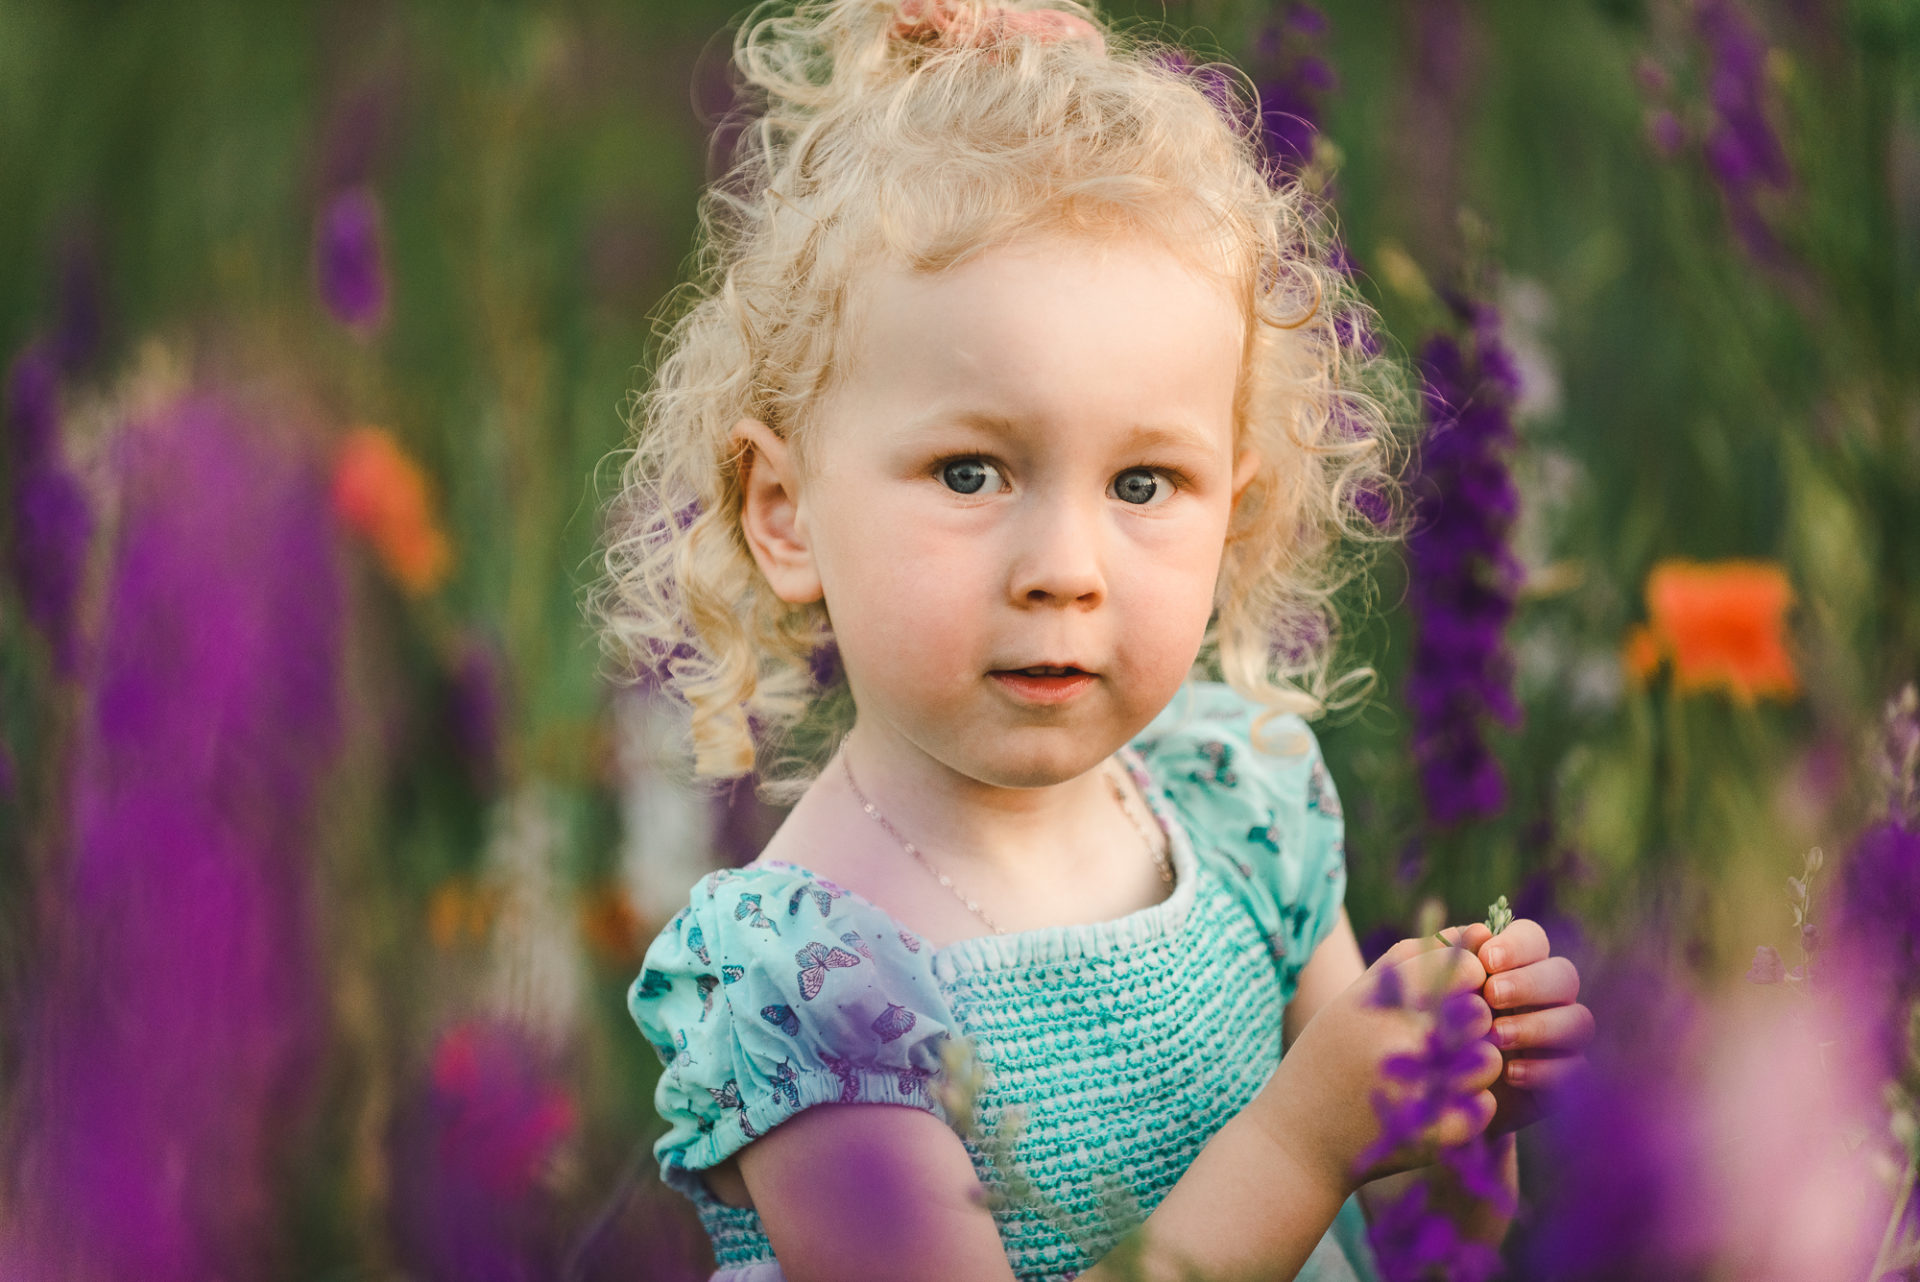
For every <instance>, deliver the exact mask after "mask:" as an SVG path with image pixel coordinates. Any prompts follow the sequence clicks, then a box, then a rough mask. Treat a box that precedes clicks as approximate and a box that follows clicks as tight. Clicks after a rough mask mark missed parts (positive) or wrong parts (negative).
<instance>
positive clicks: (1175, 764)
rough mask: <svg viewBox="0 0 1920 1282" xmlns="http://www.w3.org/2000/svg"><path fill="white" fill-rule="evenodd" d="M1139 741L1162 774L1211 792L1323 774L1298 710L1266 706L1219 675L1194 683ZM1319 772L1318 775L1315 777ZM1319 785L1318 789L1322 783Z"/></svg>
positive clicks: (1183, 688) (1282, 783)
mask: <svg viewBox="0 0 1920 1282" xmlns="http://www.w3.org/2000/svg"><path fill="white" fill-rule="evenodd" d="M1133 746H1134V747H1135V748H1136V749H1137V750H1138V751H1139V752H1140V754H1141V756H1143V757H1144V758H1146V760H1147V761H1148V763H1149V765H1150V766H1157V767H1159V768H1160V769H1159V773H1161V774H1162V775H1166V774H1171V775H1172V776H1173V778H1172V779H1171V780H1163V782H1168V783H1169V784H1171V785H1174V786H1177V785H1179V784H1183V783H1199V784H1203V785H1205V786H1206V787H1207V789H1208V790H1209V791H1219V790H1223V789H1224V790H1229V791H1231V790H1237V789H1238V788H1239V787H1240V786H1241V781H1242V779H1247V780H1249V781H1250V783H1251V784H1252V787H1253V790H1254V791H1260V790H1263V789H1267V788H1283V789H1284V788H1287V787H1288V786H1289V784H1290V782H1291V781H1292V780H1295V779H1298V780H1299V781H1301V782H1303V783H1305V782H1310V781H1311V782H1316V783H1317V782H1318V780H1319V779H1324V777H1325V773H1326V772H1325V764H1324V762H1323V760H1322V758H1321V755H1320V742H1319V740H1318V739H1317V738H1316V737H1315V735H1314V733H1313V731H1312V729H1311V728H1309V727H1308V725H1307V722H1306V720H1305V719H1304V718H1303V717H1301V716H1300V715H1299V714H1298V713H1294V712H1282V711H1279V710H1276V709H1272V708H1266V707H1263V706H1261V705H1260V704H1258V703H1255V702H1254V701H1253V700H1251V699H1249V698H1247V696H1245V695H1243V694H1241V693H1240V692H1239V691H1238V690H1235V689H1234V688H1233V687H1232V686H1229V685H1226V684H1225V683H1223V682H1219V681H1189V682H1188V683H1187V684H1185V685H1183V686H1181V687H1180V690H1179V693H1177V694H1175V695H1174V697H1173V700H1172V702H1170V703H1168V704H1167V706H1166V707H1165V708H1163V709H1161V711H1160V714H1159V715H1158V716H1156V717H1155V718H1154V719H1153V720H1152V721H1151V722H1150V723H1148V725H1147V727H1146V729H1144V730H1142V731H1141V732H1140V733H1139V735H1137V736H1136V737H1135V738H1134V741H1133ZM1316 776H1317V777H1318V779H1316ZM1316 791H1318V789H1316Z"/></svg>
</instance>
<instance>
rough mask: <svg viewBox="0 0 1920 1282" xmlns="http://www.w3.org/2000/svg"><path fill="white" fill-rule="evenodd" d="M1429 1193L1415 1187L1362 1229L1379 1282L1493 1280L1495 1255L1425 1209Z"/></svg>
mask: <svg viewBox="0 0 1920 1282" xmlns="http://www.w3.org/2000/svg"><path fill="white" fill-rule="evenodd" d="M1428 1199H1429V1192H1428V1188H1427V1185H1426V1184H1424V1183H1421V1184H1415V1185H1414V1186H1413V1187H1412V1188H1410V1189H1408V1190H1407V1191H1406V1192H1405V1193H1404V1194H1402V1195H1401V1196H1400V1197H1398V1198H1396V1199H1394V1200H1393V1201H1392V1202H1389V1203H1388V1204H1387V1205H1386V1207H1385V1208H1384V1209H1383V1210H1382V1211H1381V1213H1380V1214H1379V1216H1378V1217H1377V1218H1376V1219H1374V1220H1373V1221H1372V1222H1371V1223H1369V1224H1368V1225H1367V1241H1368V1243H1369V1244H1370V1245H1371V1246H1372V1247H1373V1254H1374V1259H1375V1261H1376V1262H1377V1263H1378V1264H1379V1266H1380V1276H1381V1278H1382V1279H1383V1282H1430V1279H1433V1278H1436V1277H1438V1278H1444V1279H1446V1282H1486V1280H1487V1279H1488V1278H1493V1277H1497V1276H1499V1273H1500V1253H1499V1252H1498V1251H1496V1250H1494V1249H1493V1248H1492V1247H1490V1246H1487V1245H1486V1244H1485V1243H1481V1242H1475V1241H1472V1240H1470V1239H1468V1238H1465V1237H1462V1236H1461V1234H1460V1230H1459V1229H1458V1228H1457V1227H1455V1225H1454V1223H1453V1221H1452V1220H1451V1219H1449V1218H1447V1216H1445V1215H1443V1214H1440V1213H1438V1212H1435V1211H1430V1210H1428V1209H1427V1202H1428Z"/></svg>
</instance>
